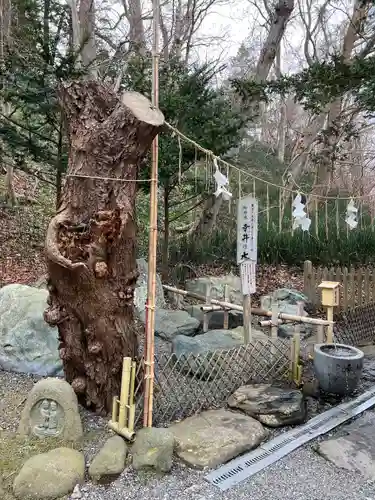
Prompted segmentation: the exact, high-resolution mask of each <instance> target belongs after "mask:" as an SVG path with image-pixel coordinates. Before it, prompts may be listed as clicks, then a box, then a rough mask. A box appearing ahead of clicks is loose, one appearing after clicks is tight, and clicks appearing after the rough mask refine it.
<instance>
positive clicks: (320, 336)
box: [316, 325, 324, 344]
mask: <svg viewBox="0 0 375 500" xmlns="http://www.w3.org/2000/svg"><path fill="white" fill-rule="evenodd" d="M317 328H318V333H317V336H316V340H317V341H318V342H317V343H318V344H324V326H323V325H318V327H317Z"/></svg>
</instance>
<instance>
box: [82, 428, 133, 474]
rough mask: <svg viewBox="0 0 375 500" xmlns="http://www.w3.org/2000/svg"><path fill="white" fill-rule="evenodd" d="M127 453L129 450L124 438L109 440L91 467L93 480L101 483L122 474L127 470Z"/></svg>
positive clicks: (116, 437) (115, 437) (90, 472)
mask: <svg viewBox="0 0 375 500" xmlns="http://www.w3.org/2000/svg"><path fill="white" fill-rule="evenodd" d="M127 452H128V449H127V446H126V443H125V441H124V440H123V439H122V437H120V436H113V437H111V438H109V439H108V440H107V442H106V443H105V444H104V446H103V448H102V449H101V450H100V451H99V453H98V454H97V455H96V456H95V458H94V460H93V461H92V463H91V465H90V467H89V476H90V477H91V479H93V480H94V481H98V482H101V481H107V480H110V479H113V478H115V477H116V476H118V475H119V474H121V472H122V471H123V470H124V468H125V460H126V455H127Z"/></svg>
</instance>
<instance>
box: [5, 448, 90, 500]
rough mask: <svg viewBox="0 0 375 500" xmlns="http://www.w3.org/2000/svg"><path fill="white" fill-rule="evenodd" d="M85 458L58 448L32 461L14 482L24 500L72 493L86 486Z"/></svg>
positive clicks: (44, 499) (35, 499)
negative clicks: (80, 485) (82, 485)
mask: <svg viewBox="0 0 375 500" xmlns="http://www.w3.org/2000/svg"><path fill="white" fill-rule="evenodd" d="M84 476H85V459H84V456H83V454H82V453H80V452H78V451H76V450H72V449H70V448H56V449H55V450H52V451H49V452H48V453H41V454H39V455H35V456H33V457H31V458H29V459H28V460H27V461H26V462H25V464H24V465H23V467H22V469H21V470H20V472H19V474H18V476H17V477H16V479H15V480H14V483H13V493H14V495H15V496H16V498H19V499H20V500H47V499H54V498H60V497H63V496H64V495H67V494H69V493H71V492H72V491H73V490H74V488H75V486H76V485H77V483H78V484H79V483H83V481H84Z"/></svg>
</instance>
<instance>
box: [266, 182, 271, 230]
mask: <svg viewBox="0 0 375 500" xmlns="http://www.w3.org/2000/svg"><path fill="white" fill-rule="evenodd" d="M266 189H267V210H266V217H267V231H269V229H270V193H269V187H268V184H267V188H266Z"/></svg>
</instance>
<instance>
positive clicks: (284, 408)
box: [228, 384, 307, 427]
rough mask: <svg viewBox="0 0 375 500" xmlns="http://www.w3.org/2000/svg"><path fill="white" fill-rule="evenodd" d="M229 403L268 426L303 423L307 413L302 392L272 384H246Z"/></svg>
mask: <svg viewBox="0 0 375 500" xmlns="http://www.w3.org/2000/svg"><path fill="white" fill-rule="evenodd" d="M228 405H229V406H230V407H231V408H236V409H238V410H242V411H243V412H245V413H246V414H247V415H250V416H251V417H254V418H256V419H257V420H259V422H261V423H262V424H264V425H267V426H268V427H281V426H283V425H295V424H301V423H302V422H304V421H305V419H306V414H307V411H306V403H305V400H304V397H303V394H302V392H300V391H297V390H291V389H281V388H279V387H273V386H272V385H270V384H254V385H244V386H242V387H240V388H239V389H237V391H236V392H235V393H233V394H232V395H231V396H230V397H229V399H228Z"/></svg>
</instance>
